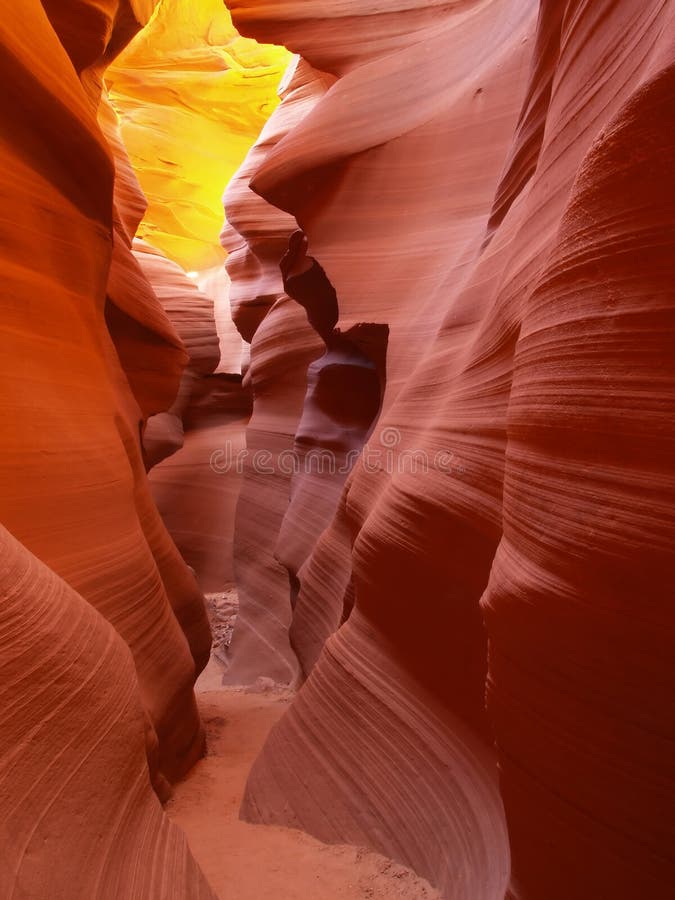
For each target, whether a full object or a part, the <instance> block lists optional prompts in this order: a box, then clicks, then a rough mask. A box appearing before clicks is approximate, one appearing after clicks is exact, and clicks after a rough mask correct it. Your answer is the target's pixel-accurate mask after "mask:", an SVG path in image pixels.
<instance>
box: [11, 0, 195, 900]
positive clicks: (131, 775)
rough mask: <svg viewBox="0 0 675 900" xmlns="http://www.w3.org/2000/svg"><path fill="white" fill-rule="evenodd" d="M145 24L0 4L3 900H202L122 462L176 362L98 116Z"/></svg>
mask: <svg viewBox="0 0 675 900" xmlns="http://www.w3.org/2000/svg"><path fill="white" fill-rule="evenodd" d="M152 7H153V4H152V3H150V2H137V0H134V2H131V3H129V2H122V0H119V2H118V0H107V2H97V3H89V2H87V0H83V2H80V3H77V4H60V3H56V2H51V0H49V2H47V0H45V3H44V4H41V3H39V2H37V0H27V2H26V3H24V4H21V8H20V9H19V7H18V6H17V4H12V3H9V2H6V3H3V4H2V16H0V47H1V48H2V61H1V65H2V69H3V75H4V79H3V81H4V85H5V88H4V90H3V92H2V99H1V100H0V121H1V122H2V133H3V142H2V151H1V152H2V165H3V191H2V211H3V214H2V216H1V217H0V257H1V265H2V271H3V286H4V292H5V296H4V299H3V302H2V305H1V307H0V347H1V352H0V359H1V363H0V366H1V368H2V372H1V377H0V385H1V387H0V409H2V414H3V415H2V419H3V435H2V441H0V520H1V521H2V523H3V525H4V529H3V530H2V532H1V536H0V585H1V589H0V592H1V594H2V598H1V599H2V602H1V603H0V610H1V612H0V631H2V636H1V637H0V646H1V647H2V653H1V654H0V669H1V675H2V677H1V678H0V681H1V682H2V687H1V690H2V702H1V703H0V821H1V822H2V833H3V838H4V839H3V854H2V860H1V861H0V893H1V894H2V895H3V896H22V897H23V896H26V897H27V896H33V897H35V896H46V895H49V896H50V897H55V898H64V900H65V898H68V897H72V896H73V893H72V892H73V885H74V884H75V883H77V884H78V890H81V892H82V895H83V896H89V897H98V896H101V897H112V896H126V897H141V896H142V897H158V898H159V897H163V898H164V897H174V896H175V897H179V896H197V897H208V896H211V892H210V890H209V889H208V887H207V886H206V884H205V882H204V880H203V878H202V877H201V876H200V874H199V873H198V871H197V869H196V866H195V864H194V862H193V861H192V858H191V856H190V854H189V851H188V849H187V846H186V843H185V840H184V839H183V837H182V836H181V835H180V834H179V833H178V832H177V831H176V830H175V829H173V828H172V827H171V826H170V825H169V823H168V821H167V820H166V819H165V818H164V816H163V813H162V811H161V808H160V807H159V804H158V801H157V799H156V798H155V797H154V796H153V794H152V791H151V786H150V785H151V780H152V784H153V785H154V787H155V790H156V791H157V792H158V793H159V794H160V795H161V796H165V795H166V793H167V791H168V785H167V780H168V781H171V780H174V779H176V778H178V777H180V775H181V774H182V773H184V772H185V771H186V770H187V769H188V768H189V767H190V766H191V765H192V764H193V763H194V762H195V760H196V759H197V758H198V757H199V756H200V754H201V752H202V748H203V729H202V726H201V723H200V720H199V716H198V713H197V709H196V705H195V702H194V696H193V690H192V688H193V683H194V680H195V677H196V674H197V673H198V671H199V670H200V669H201V668H202V666H203V665H204V664H205V662H206V660H207V658H208V654H209V646H210V633H209V628H208V623H207V620H206V615H205V612H204V607H203V602H202V596H201V593H200V591H199V589H198V587H197V584H196V582H195V579H194V577H193V576H192V574H191V573H190V571H189V569H188V568H187V567H186V565H185V563H184V562H183V560H182V559H181V557H180V556H179V554H178V551H177V550H176V547H175V545H174V544H173V542H172V541H171V539H170V538H169V536H168V534H167V532H166V529H165V528H164V526H163V524H162V521H161V519H160V516H159V513H158V512H157V509H156V507H155V505H154V503H153V501H152V498H151V495H150V491H149V488H148V484H147V479H146V476H145V469H144V465H143V459H142V453H141V446H140V433H141V428H142V426H143V422H144V421H145V419H146V418H147V416H149V415H150V414H151V413H152V412H158V411H159V410H161V409H166V407H167V405H168V404H170V403H171V402H172V400H173V397H174V395H175V393H176V390H177V389H178V384H179V380H180V376H181V371H182V368H183V366H184V365H185V362H186V359H187V356H186V354H185V351H184V349H183V348H182V345H181V342H180V339H179V338H178V335H177V334H176V331H175V330H174V328H173V327H172V326H171V324H170V322H169V320H168V319H167V317H166V315H165V314H164V312H163V310H162V307H161V305H160V304H159V302H158V300H157V297H156V296H155V295H154V293H153V291H152V289H151V288H150V285H149V284H148V282H147V279H145V278H144V276H143V275H142V272H141V271H140V268H139V266H138V264H137V262H136V261H135V259H134V257H133V255H132V253H131V246H130V245H131V236H132V234H133V231H134V230H135V224H136V223H137V222H138V219H139V218H140V215H141V214H142V208H143V201H142V197H141V196H140V192H139V191H138V188H137V185H136V183H135V179H134V178H133V176H132V174H131V170H130V168H129V166H128V160H126V159H125V156H124V153H123V152H122V150H121V145H120V144H119V141H118V139H117V137H116V135H115V128H114V120H113V119H112V117H111V116H110V115H109V110H106V109H105V108H100V102H101V84H102V83H101V74H102V71H103V69H104V68H105V66H106V65H107V63H108V62H109V60H110V59H111V58H112V57H113V56H114V55H115V53H117V52H118V51H119V49H120V48H121V47H122V46H123V45H124V44H125V43H126V42H127V41H128V40H129V38H130V37H131V35H132V34H133V33H134V31H135V30H137V29H138V27H139V26H140V24H142V23H144V22H145V21H147V19H148V18H149V16H150V14H151V12H152ZM97 115H100V119H101V123H102V126H103V128H104V129H105V131H106V134H107V135H108V136H109V141H106V139H105V138H104V135H103V132H102V131H101V129H100V128H99V125H98V123H97ZM113 158H115V163H116V168H117V180H116V185H115V186H116V191H115V197H114V201H113V186H114V179H115V165H114V163H113Z"/></svg>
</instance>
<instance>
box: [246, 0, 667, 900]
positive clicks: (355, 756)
mask: <svg viewBox="0 0 675 900" xmlns="http://www.w3.org/2000/svg"><path fill="white" fill-rule="evenodd" d="M230 5H231V7H232V9H233V15H234V20H235V24H236V25H237V26H238V27H239V28H240V29H241V30H242V31H244V32H245V33H249V34H251V35H253V36H256V37H258V38H261V39H265V40H275V41H284V42H285V43H286V44H287V46H289V47H290V48H291V49H293V50H295V51H297V52H300V53H302V54H303V55H304V56H305V57H306V59H307V60H308V61H309V62H310V63H311V64H312V65H313V66H315V67H316V68H318V69H324V70H326V71H328V72H330V73H332V74H334V75H336V76H337V77H338V80H337V82H336V84H335V85H334V87H332V88H331V90H330V91H329V92H328V93H327V94H326V95H325V96H324V97H323V98H322V99H320V100H319V102H317V103H316V104H315V106H314V107H313V109H312V110H311V112H310V113H309V114H308V115H307V116H306V117H305V118H303V120H302V121H301V122H300V123H299V124H298V125H296V127H295V128H294V129H293V130H292V131H291V132H289V134H288V135H287V136H286V137H285V138H283V139H282V140H281V141H280V142H279V143H278V144H277V145H276V146H275V147H274V148H273V149H272V150H271V151H270V152H269V153H268V154H267V155H266V158H265V159H264V161H263V162H262V164H261V165H260V166H259V168H258V170H257V174H256V175H255V177H254V178H253V181H252V186H253V188H254V190H255V191H257V192H258V193H260V194H261V195H262V196H263V197H264V198H265V199H266V200H267V201H268V202H270V203H272V204H274V205H276V206H278V207H280V208H281V209H282V210H284V211H285V212H286V213H288V214H290V215H292V216H294V218H295V219H296V221H297V223H298V224H299V225H300V227H301V228H302V229H303V231H304V232H305V233H306V235H307V238H308V247H309V253H310V254H311V256H312V257H313V258H314V259H316V260H317V261H318V263H319V264H320V265H321V266H322V267H323V269H324V271H325V273H326V275H327V277H328V280H329V282H330V284H331V285H332V286H333V288H334V290H335V294H336V297H337V304H338V309H339V317H338V327H340V328H342V329H343V330H347V329H348V328H349V327H351V326H352V325H354V324H356V323H358V322H364V321H365V322H369V323H375V324H382V325H387V326H388V327H389V334H390V337H389V343H388V348H387V363H386V376H387V377H386V390H385V395H384V402H383V410H382V416H381V419H380V421H379V423H378V425H377V427H376V428H375V431H374V432H373V435H372V437H371V438H370V442H369V445H368V448H367V452H368V451H370V453H371V457H370V459H373V458H374V457H373V454H374V453H375V452H377V453H378V454H379V455H378V456H377V457H376V459H377V460H379V464H378V465H363V464H358V465H357V466H356V468H355V471H354V472H353V474H352V475H351V477H350V479H349V481H348V482H347V485H346V489H345V491H344V493H343V496H342V499H341V501H340V503H339V507H338V512H337V514H336V517H335V519H334V522H333V524H332V525H331V526H330V527H329V528H328V529H327V530H326V531H325V532H323V534H321V535H319V534H315V539H316V545H315V549H314V551H313V553H312V554H311V556H310V557H309V559H308V560H307V561H306V562H305V563H304V566H303V567H302V569H301V570H300V572H299V580H300V591H299V595H298V599H297V603H296V607H295V612H294V617H293V622H292V626H291V632H292V634H293V635H294V637H293V644H294V647H295V648H296V649H297V650H298V653H299V654H300V658H301V665H302V668H303V669H304V671H306V672H308V671H310V670H311V674H310V677H309V679H308V681H307V683H306V684H305V686H304V687H303V689H302V691H301V693H300V695H299V697H298V699H297V700H296V702H295V703H294V704H293V706H292V707H291V709H290V711H289V713H288V714H287V715H286V717H285V718H284V719H283V720H282V722H281V723H280V724H279V726H278V727H277V728H275V729H274V731H273V732H272V734H271V736H270V738H269V740H268V743H267V745H266V748H265V749H264V751H263V753H262V755H261V756H260V758H259V759H258V761H257V763H256V765H255V766H254V769H253V772H252V774H251V777H250V780H249V787H248V793H247V797H246V799H245V801H244V807H243V813H244V815H245V816H246V817H247V818H249V819H251V820H253V821H264V822H277V823H279V822H281V823H287V824H292V825H294V826H296V827H301V828H305V829H307V830H309V831H311V832H313V833H315V834H317V835H318V836H319V837H321V838H322V839H324V840H330V841H343V840H346V841H353V842H356V843H367V844H369V845H371V846H374V847H376V848H377V849H378V850H380V851H382V852H385V853H388V854H390V855H392V856H394V857H396V858H398V859H400V860H402V861H404V862H406V863H408V864H409V865H411V866H412V867H413V868H415V869H416V870H417V871H418V872H420V873H421V874H423V875H425V876H426V877H428V878H429V879H430V880H431V881H432V882H433V883H435V884H437V885H439V886H440V887H441V888H442V890H443V892H444V896H448V897H452V898H459V897H461V898H466V900H477V898H486V900H487V898H490V900H494V898H498V897H502V896H503V895H504V892H505V891H506V890H507V882H508V880H509V874H508V872H509V851H508V849H507V839H506V831H505V828H506V827H508V844H510V853H511V857H512V874H511V879H510V887H508V891H509V895H510V896H512V897H513V898H519V900H543V898H546V900H557V898H561V900H562V898H570V897H575V898H577V897H578V898H588V900H591V898H598V897H605V896H606V897H610V896H611V897H612V898H625V900H628V898H635V897H638V896H647V897H650V898H652V897H653V898H659V900H660V898H664V900H665V898H666V897H668V896H670V893H671V892H672V884H673V879H674V878H675V859H674V858H673V851H672V847H673V846H675V844H674V842H673V838H675V824H674V822H673V815H672V810H673V808H675V803H674V801H675V796H674V794H675V778H674V777H673V776H674V773H673V768H672V753H670V752H669V750H668V747H669V744H672V740H673V738H674V737H675V735H674V734H673V724H674V723H675V715H673V713H674V712H675V710H674V709H673V703H672V694H673V679H672V663H671V660H672V658H673V653H674V651H675V623H674V622H673V617H672V613H671V612H670V609H669V607H670V600H671V597H672V596H673V591H672V568H673V567H672V563H673V559H672V549H671V547H672V538H673V520H672V511H671V508H672V501H673V492H674V490H675V481H674V480H673V474H672V460H671V458H670V456H669V451H671V450H672V444H673V438H674V437H675V435H674V433H673V421H675V419H674V418H673V412H674V409H673V396H674V390H673V389H674V387H675V383H674V382H675V378H674V376H675V371H674V370H673V368H672V363H673V359H675V357H674V356H673V352H672V351H673V349H674V347H673V324H674V321H673V303H672V283H673V272H672V266H673V259H674V258H675V257H674V255H673V247H674V244H675V241H674V239H675V231H674V229H673V226H674V224H675V222H674V220H673V209H674V207H673V203H672V196H673V190H672V188H673V162H674V161H675V160H674V155H675V145H674V143H673V136H672V133H671V132H672V129H671V128H670V127H669V126H668V123H669V122H671V120H672V119H673V113H674V112H675V110H674V108H673V99H672V98H673V90H672V66H673V56H674V54H675V44H674V40H673V39H674V37H675V32H674V26H675V21H674V20H675V4H673V3H672V2H668V0H649V2H646V3H645V2H641V3H637V2H633V0H601V2H590V0H570V2H567V3H552V2H551V3H549V2H542V3H541V4H540V5H538V4H535V3H516V2H513V0H493V2H488V3H464V4H454V5H453V4H446V3H440V2H439V3H417V4H416V3H414V2H405V3H403V2H401V3H397V4H393V6H395V9H389V10H388V13H383V12H382V10H381V4H375V3H372V4H371V3H363V2H359V3H357V2H355V0H354V2H346V3H345V2H341V3H337V2H328V3H310V2H302V3H300V2H298V0H287V2H282V3H278V4H275V5H272V4H262V5H261V4H259V3H256V4H254V3H252V2H251V0H233V2H232V3H231V4H230ZM233 277H236V276H234V275H233ZM253 352H254V353H255V348H253ZM385 447H386V448H387V449H388V450H389V451H390V455H387V453H385V452H383V448H385ZM410 453H423V454H424V455H425V456H424V458H425V459H426V461H427V464H426V466H420V467H418V469H417V471H415V470H414V468H413V467H412V466H411V465H410V463H409V454H410ZM364 459H365V454H364ZM260 490H261V492H262V486H261V488H260ZM251 502H254V501H253V500H251ZM311 514H312V513H311V510H309V509H308V512H307V516H308V517H310V518H311ZM296 515H297V512H296ZM350 583H351V587H350ZM353 604H355V605H353ZM352 606H353V609H352ZM344 618H347V621H346V623H345V624H344V625H343V626H342V628H340V629H339V630H338V631H337V632H336V633H335V634H333V636H331V637H329V638H328V640H327V642H326V644H325V647H324V648H323V651H322V652H320V648H321V646H322V644H323V641H324V639H325V638H326V637H327V636H329V635H330V634H331V633H332V632H333V631H334V630H335V628H336V627H337V626H338V625H339V623H340V621H341V620H343V619H344ZM317 658H318V661H316V660H317ZM315 661H316V662H315ZM486 690H487V706H486V702H485V698H486ZM493 746H496V758H495V756H494V755H493V749H492V748H493ZM496 763H498V766H499V779H500V793H501V799H502V800H503V803H504V812H505V818H503V817H502V811H501V806H500V800H499V796H498V795H497V793H496V788H495V781H494V779H495V776H496V773H497V768H496V765H495V764H496Z"/></svg>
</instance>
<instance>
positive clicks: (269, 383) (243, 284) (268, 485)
mask: <svg viewBox="0 0 675 900" xmlns="http://www.w3.org/2000/svg"><path fill="white" fill-rule="evenodd" d="M333 80H334V79H333V78H332V77H330V76H327V75H323V74H321V73H319V72H315V71H314V70H313V69H312V68H311V67H310V66H308V65H307V64H306V63H302V62H301V63H300V64H299V65H298V61H297V60H295V61H294V62H293V63H292V64H291V66H290V67H289V72H288V73H287V75H286V77H285V78H284V82H283V83H282V85H281V88H280V93H281V96H282V103H281V105H280V106H279V107H278V109H277V110H276V111H275V112H274V113H273V114H272V116H271V117H270V119H269V121H268V122H267V124H266V126H265V128H264V129H263V131H262V134H261V136H260V139H259V141H258V143H257V144H256V145H255V146H254V148H253V149H252V150H251V152H250V154H249V156H248V157H247V159H246V161H245V162H244V164H243V166H242V167H241V169H240V170H239V171H238V172H237V174H236V175H235V177H234V178H233V179H232V181H231V182H230V184H229V185H228V188H227V191H226V193H225V197H224V201H225V208H226V210H227V218H228V224H227V225H226V227H225V230H224V231H223V234H222V237H221V240H222V242H223V246H224V247H225V248H226V249H227V251H228V259H227V271H228V274H229V276H230V278H231V279H232V287H231V292H230V302H231V305H232V313H233V319H234V322H235V324H236V326H237V328H238V329H239V331H240V333H241V335H242V337H243V338H244V340H246V341H248V342H250V343H251V361H250V366H249V368H248V371H247V374H246V379H245V380H246V383H247V384H248V385H250V389H251V391H252V394H253V410H252V415H251V419H250V421H249V423H248V427H247V430H246V453H245V455H244V456H243V457H239V459H240V463H239V465H240V469H241V471H242V475H243V481H242V487H241V494H240V498H239V503H238V506H237V518H236V529H235V539H234V560H235V576H236V581H237V587H238V591H239V603H240V607H239V615H238V618H237V628H236V632H235V636H234V640H233V644H232V646H231V648H230V651H229V657H230V659H229V667H228V671H227V674H226V679H227V680H228V681H229V682H230V683H234V684H242V683H243V684H246V683H249V682H251V681H254V680H255V679H256V677H258V676H260V675H262V676H264V677H269V678H273V679H275V680H276V681H280V682H285V683H290V682H292V681H293V680H294V679H295V678H296V677H297V675H298V664H297V660H296V657H295V654H294V652H293V650H292V648H291V646H290V642H289V637H288V629H289V626H290V623H291V600H290V584H289V570H288V569H287V568H286V567H285V566H284V564H283V561H282V560H281V559H279V557H278V555H277V541H278V537H279V531H280V528H281V525H282V522H283V519H284V514H285V513H286V510H287V509H288V503H289V497H290V490H291V478H292V475H293V471H294V467H293V458H292V451H293V446H294V439H295V434H296V431H297V428H298V424H299V421H300V416H301V414H302V407H303V401H304V396H305V393H306V390H307V367H308V365H309V363H310V362H311V361H312V360H314V359H316V358H317V357H319V356H320V355H321V353H322V341H321V338H320V336H319V335H318V334H317V333H316V332H315V331H314V330H313V328H312V327H311V325H310V324H309V322H308V321H307V316H306V314H305V313H304V311H303V309H302V308H301V307H300V306H298V304H297V303H295V302H293V301H292V300H291V299H290V298H289V297H288V295H287V294H286V293H285V290H284V285H283V279H282V276H281V272H280V269H279V260H280V258H281V256H282V255H283V253H284V252H285V249H286V247H287V245H288V239H289V237H290V235H291V233H292V232H293V231H294V230H295V229H296V228H297V225H296V222H295V220H294V219H293V217H292V216H290V215H287V214H284V213H283V212H281V211H280V210H278V209H276V208H275V207H273V206H270V204H269V203H266V202H265V201H264V200H262V199H261V198H260V197H258V196H257V195H256V194H254V193H253V192H252V191H251V189H250V187H249V181H250V179H251V177H252V175H253V174H254V173H255V171H256V170H257V169H258V167H259V166H260V164H261V163H262V161H263V160H264V159H265V158H266V156H267V154H268V153H269V152H270V150H271V149H272V148H273V147H274V146H275V145H276V144H277V143H278V142H279V141H280V140H282V138H284V137H285V135H287V134H288V132H289V131H291V130H292V129H293V128H294V127H295V126H296V125H297V124H298V123H299V122H300V121H301V120H302V119H303V117H304V116H306V115H307V113H308V111H309V110H310V109H311V108H312V107H313V106H314V104H315V103H316V102H317V100H318V99H319V98H320V97H321V96H322V95H323V94H324V93H325V92H326V90H327V89H328V87H329V86H330V84H331V83H332V81H333ZM236 465H237V459H236V458H235V457H234V455H233V454H231V453H230V454H226V453H225V451H223V455H222V458H221V459H220V460H219V467H220V469H221V470H222V474H223V477H224V478H227V477H229V473H230V471H231V469H232V468H233V467H236Z"/></svg>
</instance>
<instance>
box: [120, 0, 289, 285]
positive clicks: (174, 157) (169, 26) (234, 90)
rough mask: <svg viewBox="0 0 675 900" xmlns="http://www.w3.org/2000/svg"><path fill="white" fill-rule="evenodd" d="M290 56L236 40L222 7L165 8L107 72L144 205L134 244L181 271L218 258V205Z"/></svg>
mask: <svg viewBox="0 0 675 900" xmlns="http://www.w3.org/2000/svg"><path fill="white" fill-rule="evenodd" d="M289 58H290V54H289V53H288V51H287V50H286V49H285V48H283V47H275V46H271V45H261V44H257V43H256V42H255V41H252V40H249V39H247V38H242V37H240V35H239V34H238V33H237V32H236V30H235V29H234V26H233V25H232V20H231V18H230V14H229V12H228V11H227V10H226V9H225V7H224V5H223V0H163V2H160V3H159V5H158V6H157V9H156V10H155V12H154V15H153V16H152V18H151V19H150V22H149V23H148V25H147V26H146V27H145V28H144V29H143V31H141V32H140V34H139V35H137V37H136V38H135V39H134V40H133V41H132V43H131V44H130V45H129V47H128V48H127V49H126V50H125V51H124V53H122V55H121V56H120V57H118V59H117V60H116V61H115V63H114V65H113V66H112V67H111V68H110V69H108V71H107V72H106V82H107V84H108V89H109V92H110V99H111V100H112V103H113V105H114V107H115V109H116V110H117V114H118V116H119V117H120V124H121V129H122V136H123V138H124V142H125V144H126V146H127V149H128V152H129V156H130V158H131V161H132V164H133V166H134V169H135V170H136V174H137V175H138V179H139V181H140V183H141V187H142V188H143V190H144V192H145V194H146V196H147V199H148V210H147V213H146V216H145V218H144V220H143V223H142V224H141V227H140V229H139V236H140V237H142V238H144V239H145V240H147V241H148V242H149V243H151V244H153V245H154V246H156V247H158V248H159V249H160V250H162V251H163V252H164V253H166V254H167V256H169V257H171V258H172V259H174V260H176V262H178V263H180V265H182V266H183V268H184V269H187V270H202V269H206V268H208V267H210V266H214V265H217V264H218V263H220V262H221V261H222V260H223V258H224V253H223V251H222V250H221V248H220V245H219V242H218V235H219V233H220V230H221V227H222V223H223V207H222V203H221V197H222V194H223V191H224V189H225V186H226V184H227V182H228V181H229V179H230V178H231V176H232V175H233V174H234V172H235V171H236V169H237V168H238V167H239V165H240V163H241V162H242V160H243V159H244V157H245V156H246V153H247V152H248V149H249V147H250V146H251V144H253V142H254V141H255V139H256V138H257V136H258V134H259V132H260V130H261V128H262V126H263V125H264V123H265V121H266V120H267V118H268V117H269V116H270V114H271V113H272V111H273V110H274V108H275V107H276V105H277V102H278V99H277V96H276V88H277V86H278V84H279V81H280V79H281V76H282V74H283V71H284V69H285V67H286V64H287V62H288V60H289Z"/></svg>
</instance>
